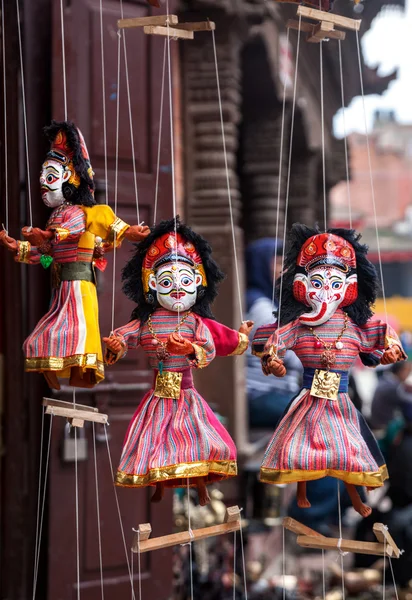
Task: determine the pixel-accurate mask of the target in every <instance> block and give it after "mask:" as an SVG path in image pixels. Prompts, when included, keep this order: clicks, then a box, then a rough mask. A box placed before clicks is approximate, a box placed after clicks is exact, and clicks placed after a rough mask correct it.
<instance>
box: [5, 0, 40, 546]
mask: <svg viewBox="0 0 412 600" xmlns="http://www.w3.org/2000/svg"><path fill="white" fill-rule="evenodd" d="M1 34H2V45H3V48H2V55H3V99H4V100H3V101H4V202H5V205H6V232H7V235H8V231H9V167H8V143H7V85H6V28H5V26H4V0H1ZM36 543H37V542H36Z"/></svg>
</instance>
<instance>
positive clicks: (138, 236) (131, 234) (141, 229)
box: [124, 225, 150, 242]
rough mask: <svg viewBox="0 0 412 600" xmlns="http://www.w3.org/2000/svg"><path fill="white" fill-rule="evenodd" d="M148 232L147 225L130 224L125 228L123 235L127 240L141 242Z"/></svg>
mask: <svg viewBox="0 0 412 600" xmlns="http://www.w3.org/2000/svg"><path fill="white" fill-rule="evenodd" d="M149 233H150V227H148V226H147V225H144V226H143V225H132V226H131V227H129V229H127V230H126V233H125V234H124V237H125V238H126V239H127V240H129V242H141V241H143V240H144V239H145V238H147V236H148V235H149Z"/></svg>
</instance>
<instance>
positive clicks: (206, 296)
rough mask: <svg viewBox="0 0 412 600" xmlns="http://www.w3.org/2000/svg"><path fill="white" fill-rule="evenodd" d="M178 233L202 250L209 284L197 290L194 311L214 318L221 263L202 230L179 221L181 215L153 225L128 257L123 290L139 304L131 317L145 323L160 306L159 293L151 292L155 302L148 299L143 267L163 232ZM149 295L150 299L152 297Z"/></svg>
mask: <svg viewBox="0 0 412 600" xmlns="http://www.w3.org/2000/svg"><path fill="white" fill-rule="evenodd" d="M175 231H176V233H179V234H180V235H181V236H183V237H184V238H185V239H186V240H187V241H189V242H191V243H192V244H193V245H194V247H195V248H196V250H197V252H198V253H199V255H200V257H201V259H202V264H203V268H204V270H205V274H206V279H207V287H203V286H201V287H199V288H198V292H197V301H196V304H195V305H194V306H193V307H192V311H193V312H194V313H196V314H198V315H199V316H201V317H207V318H208V319H214V316H213V314H212V311H211V305H212V303H213V301H214V299H215V298H216V296H217V292H218V285H219V283H220V282H221V281H222V280H223V279H224V274H223V273H222V271H221V270H220V269H219V267H218V265H217V264H216V263H215V261H214V260H213V258H212V256H211V255H212V248H211V247H210V245H209V244H208V242H207V241H206V240H205V239H204V238H202V237H201V236H200V235H199V234H197V233H195V232H194V231H192V229H190V227H188V226H187V225H184V224H183V223H181V222H180V218H179V216H177V217H176V220H175V219H170V220H168V221H161V222H160V223H159V224H158V225H156V226H155V227H153V228H152V230H151V233H150V234H149V235H148V236H147V238H146V239H145V240H144V241H143V242H140V243H139V244H135V248H136V251H135V254H134V256H133V257H132V258H131V259H130V260H129V262H128V263H127V264H126V266H125V267H124V269H123V271H122V280H123V282H124V283H123V292H124V293H125V294H126V296H127V297H128V298H129V299H130V300H132V301H133V302H135V303H136V308H135V309H134V311H133V313H132V319H140V320H141V321H142V322H143V323H145V322H146V321H147V319H148V318H149V316H150V315H151V314H152V313H153V312H154V310H155V309H156V308H157V307H158V306H159V305H158V303H157V300H156V294H155V293H153V292H151V293H150V295H151V296H152V298H153V302H148V298H147V296H146V294H145V292H144V290H143V281H142V267H143V261H144V258H145V255H146V252H147V251H148V249H149V248H150V246H151V245H152V244H153V242H154V241H155V240H156V239H157V238H159V237H161V236H162V235H164V234H165V233H174V232H175ZM152 298H150V300H152Z"/></svg>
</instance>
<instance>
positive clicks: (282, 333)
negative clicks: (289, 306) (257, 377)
mask: <svg viewBox="0 0 412 600" xmlns="http://www.w3.org/2000/svg"><path fill="white" fill-rule="evenodd" d="M275 326H276V325H275ZM267 327H268V328H269V327H270V326H267ZM299 327H300V323H299V320H296V321H293V322H291V323H288V324H287V325H284V326H283V327H281V328H280V329H279V330H277V329H276V330H275V331H273V333H272V334H271V335H270V336H269V337H268V339H267V342H266V344H265V347H264V351H263V352H262V354H261V362H262V371H263V373H264V374H265V375H270V374H272V375H275V377H284V376H285V375H286V368H285V366H284V364H283V360H282V358H283V357H284V356H285V354H286V351H287V350H293V348H294V346H295V344H296V340H297V336H298V331H299ZM260 335H261V334H260Z"/></svg>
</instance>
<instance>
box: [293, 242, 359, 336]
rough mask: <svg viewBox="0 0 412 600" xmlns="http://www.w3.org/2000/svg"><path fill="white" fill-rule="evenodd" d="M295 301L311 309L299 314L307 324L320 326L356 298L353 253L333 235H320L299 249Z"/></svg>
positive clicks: (295, 279) (294, 290)
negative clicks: (337, 310) (339, 308)
mask: <svg viewBox="0 0 412 600" xmlns="http://www.w3.org/2000/svg"><path fill="white" fill-rule="evenodd" d="M293 295H294V297H295V299H296V300H298V301H299V302H302V303H303V304H305V305H306V306H309V307H310V308H311V309H312V310H311V311H310V312H308V313H304V314H302V315H300V317H299V319H300V321H301V322H302V323H305V324H307V325H321V324H322V323H325V322H326V321H328V320H329V319H330V317H331V316H332V315H333V313H334V312H335V311H336V309H337V308H338V307H339V306H340V307H344V306H348V305H349V304H352V302H354V301H355V300H356V298H357V296H358V286H357V275H356V256H355V250H354V249H353V247H352V246H351V244H349V243H348V242H347V241H346V240H345V239H343V238H341V237H339V236H337V235H335V234H333V233H319V234H317V235H314V236H312V237H310V238H309V239H308V240H307V241H306V242H305V243H304V244H303V246H302V249H301V251H300V253H299V256H298V259H297V270H296V275H295V278H294V281H293Z"/></svg>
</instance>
